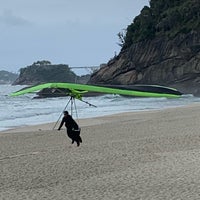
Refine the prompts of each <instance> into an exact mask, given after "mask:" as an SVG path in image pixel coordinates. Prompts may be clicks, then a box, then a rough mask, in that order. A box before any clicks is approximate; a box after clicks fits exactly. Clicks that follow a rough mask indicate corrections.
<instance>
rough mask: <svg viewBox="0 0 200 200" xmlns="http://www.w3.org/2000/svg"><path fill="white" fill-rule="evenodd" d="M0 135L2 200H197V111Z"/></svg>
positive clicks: (125, 115) (199, 134)
mask: <svg viewBox="0 0 200 200" xmlns="http://www.w3.org/2000/svg"><path fill="white" fill-rule="evenodd" d="M79 124H80V126H81V129H82V132H81V136H82V139H83V143H82V144H81V146H80V147H77V146H76V145H75V144H71V141H70V140H69V138H68V137H67V136H66V131H65V128H63V129H62V130H61V131H57V130H52V128H53V125H54V124H44V125H37V126H30V127H29V126H28V127H23V128H18V129H14V130H9V131H4V132H0V199H1V200H18V199H22V200H26V199H27V200H32V199H34V200H40V199H48V200H49V199H52V200H84V199H85V200H90V199H91V200H94V199H98V200H119V199H120V200H158V199H159V200H165V199H166V200H178V199H180V200H198V199H200V131H199V127H200V105H199V104H193V105H191V106H187V107H181V108H173V109H172V108H171V109H166V110H161V111H149V112H135V113H122V114H118V115H111V116H105V117H99V118H93V119H82V120H79Z"/></svg>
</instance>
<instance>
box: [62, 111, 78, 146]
mask: <svg viewBox="0 0 200 200" xmlns="http://www.w3.org/2000/svg"><path fill="white" fill-rule="evenodd" d="M63 113H64V117H63V118H62V121H61V123H60V126H59V128H58V130H60V129H61V127H62V126H63V124H64V123H65V126H66V128H67V135H68V137H69V138H71V139H72V144H73V143H74V141H75V142H76V143H77V146H79V145H80V142H82V139H81V137H80V128H79V126H78V124H77V123H76V122H75V121H74V119H73V118H72V116H71V115H69V113H68V111H64V112H63Z"/></svg>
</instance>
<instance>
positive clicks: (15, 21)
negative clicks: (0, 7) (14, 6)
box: [0, 10, 32, 26]
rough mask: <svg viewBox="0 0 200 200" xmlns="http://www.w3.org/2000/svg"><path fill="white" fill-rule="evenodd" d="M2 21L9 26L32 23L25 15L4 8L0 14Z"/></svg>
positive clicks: (0, 21) (0, 20)
mask: <svg viewBox="0 0 200 200" xmlns="http://www.w3.org/2000/svg"><path fill="white" fill-rule="evenodd" d="M0 23H1V24H5V25H8V26H28V25H31V24H32V23H31V22H30V21H28V20H26V19H24V18H23V17H20V16H16V15H14V14H13V12H12V11H11V10H4V11H3V13H2V14H0Z"/></svg>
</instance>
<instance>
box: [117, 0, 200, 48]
mask: <svg viewBox="0 0 200 200" xmlns="http://www.w3.org/2000/svg"><path fill="white" fill-rule="evenodd" d="M149 4H150V7H148V6H145V7H144V8H143V9H142V10H141V13H140V15H138V16H137V17H135V19H134V20H133V23H131V24H130V25H129V26H128V27H127V30H126V34H125V35H124V34H123V33H118V37H119V40H120V42H121V44H120V46H122V49H126V48H128V47H130V46H131V45H132V44H133V43H135V42H139V41H143V40H147V39H153V38H155V37H159V36H167V37H168V38H174V37H175V36H176V35H177V34H179V33H189V32H190V31H192V30H196V31H199V30H200V1H199V0H150V2H149Z"/></svg>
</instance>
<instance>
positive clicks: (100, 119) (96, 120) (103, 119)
mask: <svg viewBox="0 0 200 200" xmlns="http://www.w3.org/2000/svg"><path fill="white" fill-rule="evenodd" d="M195 106H200V103H191V104H188V105H183V106H180V107H170V108H164V109H154V110H144V111H134V112H120V113H115V114H109V115H104V116H97V117H93V118H80V119H75V118H74V119H75V121H76V122H77V123H78V124H79V125H80V127H85V126H93V125H98V124H101V123H109V121H107V120H111V121H112V118H113V117H114V119H115V118H116V117H117V116H118V117H126V118H127V117H128V116H132V115H140V114H141V115H143V114H148V113H155V112H162V111H164V110H173V109H181V108H182V109H187V108H191V107H195ZM111 121H110V122H111ZM55 124H56V122H48V123H41V124H34V125H26V126H17V127H14V128H9V129H6V130H2V131H0V134H4V133H19V132H31V131H36V132H38V131H51V130H52V131H53V130H57V128H58V126H59V124H60V121H59V122H58V123H57V125H56V127H55V128H54V126H55ZM53 128H54V129H53ZM63 128H65V127H64V126H63V127H62V129H63Z"/></svg>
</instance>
